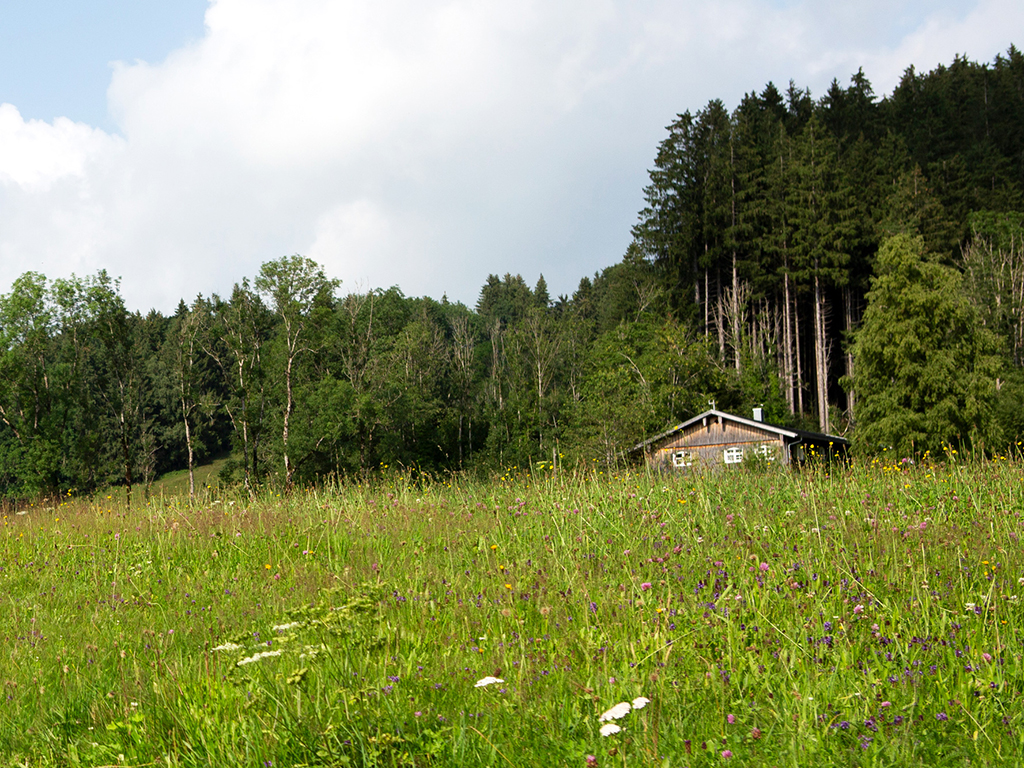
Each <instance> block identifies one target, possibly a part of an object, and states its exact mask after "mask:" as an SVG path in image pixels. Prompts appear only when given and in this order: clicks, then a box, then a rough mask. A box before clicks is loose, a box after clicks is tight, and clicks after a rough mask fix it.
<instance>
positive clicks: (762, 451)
mask: <svg viewBox="0 0 1024 768" xmlns="http://www.w3.org/2000/svg"><path fill="white" fill-rule="evenodd" d="M754 455H755V456H758V457H760V458H762V459H764V460H765V461H775V445H774V444H773V443H761V444H760V445H758V446H756V447H755V448H754Z"/></svg>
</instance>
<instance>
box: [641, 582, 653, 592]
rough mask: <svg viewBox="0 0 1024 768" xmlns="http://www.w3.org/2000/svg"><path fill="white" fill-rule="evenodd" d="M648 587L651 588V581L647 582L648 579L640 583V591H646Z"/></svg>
mask: <svg viewBox="0 0 1024 768" xmlns="http://www.w3.org/2000/svg"><path fill="white" fill-rule="evenodd" d="M650 588H651V582H649V581H645V582H644V583H643V584H641V585H640V590H641V591H642V592H646V591H647V590H648V589H650Z"/></svg>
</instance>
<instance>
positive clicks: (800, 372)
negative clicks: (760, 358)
mask: <svg viewBox="0 0 1024 768" xmlns="http://www.w3.org/2000/svg"><path fill="white" fill-rule="evenodd" d="M793 309H794V312H793V330H794V332H795V334H796V339H795V344H794V345H793V349H794V351H795V352H796V412H797V413H799V414H800V415H801V416H803V415H804V364H803V355H802V354H801V352H800V340H801V339H800V307H799V306H798V305H797V303H796V296H794V297H793Z"/></svg>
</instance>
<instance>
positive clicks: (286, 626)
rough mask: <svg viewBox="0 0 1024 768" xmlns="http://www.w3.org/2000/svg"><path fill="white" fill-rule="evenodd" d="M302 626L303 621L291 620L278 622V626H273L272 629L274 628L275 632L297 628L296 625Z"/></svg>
mask: <svg viewBox="0 0 1024 768" xmlns="http://www.w3.org/2000/svg"><path fill="white" fill-rule="evenodd" d="M301 626H302V622H301V621H291V622H288V623H287V624H278V625H277V626H276V627H271V629H272V630H274V631H275V632H287V631H288V630H289V629H295V628H296V627H301Z"/></svg>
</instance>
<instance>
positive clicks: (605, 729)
mask: <svg viewBox="0 0 1024 768" xmlns="http://www.w3.org/2000/svg"><path fill="white" fill-rule="evenodd" d="M621 730H622V729H621V728H619V726H617V725H616V724H615V723H605V724H604V725H602V726H601V735H602V736H611V735H612V734H613V733H618V732H619V731H621Z"/></svg>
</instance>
